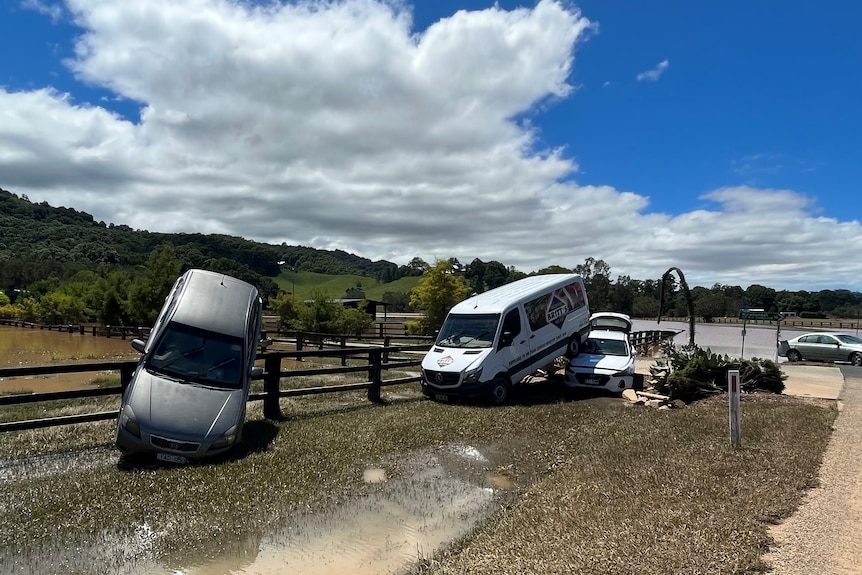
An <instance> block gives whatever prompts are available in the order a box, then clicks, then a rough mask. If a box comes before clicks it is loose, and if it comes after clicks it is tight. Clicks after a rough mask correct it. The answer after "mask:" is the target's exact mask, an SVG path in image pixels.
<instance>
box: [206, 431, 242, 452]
mask: <svg viewBox="0 0 862 575" xmlns="http://www.w3.org/2000/svg"><path fill="white" fill-rule="evenodd" d="M236 431H237V426H236V425H234V426H233V427H231V428H230V429H228V430H227V431H225V432H224V434H223V435H222V436H221V437H219V438H218V439H216V440H215V441H213V444H212V447H211V448H210V449H222V448H224V447H230V446H231V445H233V443H234V441H236Z"/></svg>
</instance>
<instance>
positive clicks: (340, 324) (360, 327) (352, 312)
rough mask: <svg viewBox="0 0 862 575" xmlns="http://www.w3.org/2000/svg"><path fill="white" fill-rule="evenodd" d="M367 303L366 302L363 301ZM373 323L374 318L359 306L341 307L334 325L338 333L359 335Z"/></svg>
mask: <svg viewBox="0 0 862 575" xmlns="http://www.w3.org/2000/svg"><path fill="white" fill-rule="evenodd" d="M365 303H367V302H365ZM373 324H374V318H372V317H371V315H369V314H368V312H366V311H365V309H364V306H360V308H342V310H341V313H340V314H339V317H338V319H337V321H336V322H335V325H336V327H337V329H338V333H342V334H347V335H354V336H359V335H362V332H364V331H365V330H367V329H368V328H370V327H371V326H372V325H373Z"/></svg>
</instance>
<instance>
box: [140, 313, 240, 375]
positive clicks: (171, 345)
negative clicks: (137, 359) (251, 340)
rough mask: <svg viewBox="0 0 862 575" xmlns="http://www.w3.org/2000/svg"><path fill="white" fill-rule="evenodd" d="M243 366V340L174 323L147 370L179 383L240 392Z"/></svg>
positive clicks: (158, 346)
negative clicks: (236, 389)
mask: <svg viewBox="0 0 862 575" xmlns="http://www.w3.org/2000/svg"><path fill="white" fill-rule="evenodd" d="M242 365H243V361H242V340H241V339H239V338H237V337H232V336H229V335H225V334H221V333H216V332H212V331H206V330H202V329H198V328H195V327H191V326H188V325H184V324H181V323H178V322H175V321H173V322H170V323H169V324H168V325H167V326H166V327H165V332H164V334H163V335H162V338H161V340H160V341H159V343H158V345H157V346H156V348H155V349H154V350H153V352H152V354H151V355H150V357H149V358H148V360H147V364H146V367H147V368H148V369H150V370H151V371H154V372H157V373H162V374H164V375H167V376H168V377H172V378H175V379H179V380H184V381H189V382H196V383H202V384H204V385H212V386H217V387H230V388H238V387H239V386H240V374H241V373H242Z"/></svg>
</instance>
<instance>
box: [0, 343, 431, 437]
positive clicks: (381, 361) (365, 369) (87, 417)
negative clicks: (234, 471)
mask: <svg viewBox="0 0 862 575" xmlns="http://www.w3.org/2000/svg"><path fill="white" fill-rule="evenodd" d="M428 347H429V346H428V345H427V344H421V345H406V346H389V347H349V346H345V347H342V348H338V349H327V350H308V351H301V350H279V351H263V352H261V353H259V354H258V359H260V360H262V361H263V364H264V374H263V375H262V376H260V377H259V378H256V379H262V380H263V387H264V391H263V392H262V393H251V394H249V397H248V400H249V401H263V411H264V415H265V416H266V417H268V418H271V419H278V418H280V417H281V416H282V414H281V407H280V405H279V400H280V399H281V398H283V397H295V396H301V395H317V394H321V393H334V392H338V391H358V390H367V392H368V399H369V401H372V402H379V401H380V390H381V388H383V387H386V386H391V385H400V384H406V383H414V382H415V383H418V382H419V377H418V376H411V377H401V378H396V379H386V380H384V379H383V374H384V372H385V371H388V370H393V369H403V368H406V367H415V366H418V365H419V364H420V363H421V362H422V358H421V356H419V357H415V358H410V357H409V355H408V354H409V352H424V351H427V350H428ZM396 356H398V357H396ZM337 357H340V358H341V363H342V366H340V367H323V368H313V369H302V370H285V369H283V366H282V360H284V359H285V358H289V359H294V360H297V361H304V360H305V359H307V358H337ZM348 357H353V358H355V357H360V358H362V359H364V360H365V363H363V364H361V365H354V366H349V365H346V364H347V358H348ZM136 366H137V361H134V360H129V361H115V362H100V363H81V364H72V365H49V366H32V367H13V368H4V369H0V379H2V378H7V377H33V376H40V375H57V374H63V373H83V372H94V371H106V370H114V371H119V372H120V385H119V386H118V387H106V388H100V389H87V390H75V391H60V392H53V393H28V394H17V395H6V396H0V406H4V405H20V404H26V403H36V402H44V401H57V400H67V399H82V398H89V397H103V396H109V395H116V396H120V395H121V394H122V393H123V391H124V390H125V388H126V387H127V386H128V384H129V382H130V381H131V378H132V374H133V373H134V370H135V368H136ZM343 373H367V374H368V380H367V381H364V382H360V383H348V384H341V385H326V386H318V387H306V388H295V389H282V387H281V381H282V379H283V378H292V377H308V376H315V375H331V374H343ZM118 407H119V406H118ZM116 417H117V411H116V410H114V411H107V412H100V413H88V414H79V415H65V416H59V417H49V418H41V419H31V420H25V421H10V422H3V423H0V432H5V431H21V430H25V429H38V428H44V427H54V426H58V425H69V424H74V423H84V422H89V421H104V420H109V419H114V418H116Z"/></svg>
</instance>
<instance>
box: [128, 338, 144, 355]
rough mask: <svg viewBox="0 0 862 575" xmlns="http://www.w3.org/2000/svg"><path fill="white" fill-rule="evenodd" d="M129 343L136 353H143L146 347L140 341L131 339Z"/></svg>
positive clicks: (142, 341)
mask: <svg viewBox="0 0 862 575" xmlns="http://www.w3.org/2000/svg"><path fill="white" fill-rule="evenodd" d="M131 343H132V349H134V350H135V351H137V352H138V353H144V348H146V347H147V344H146V342H145V341H144V340H142V339H133V340H132V342H131Z"/></svg>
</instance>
